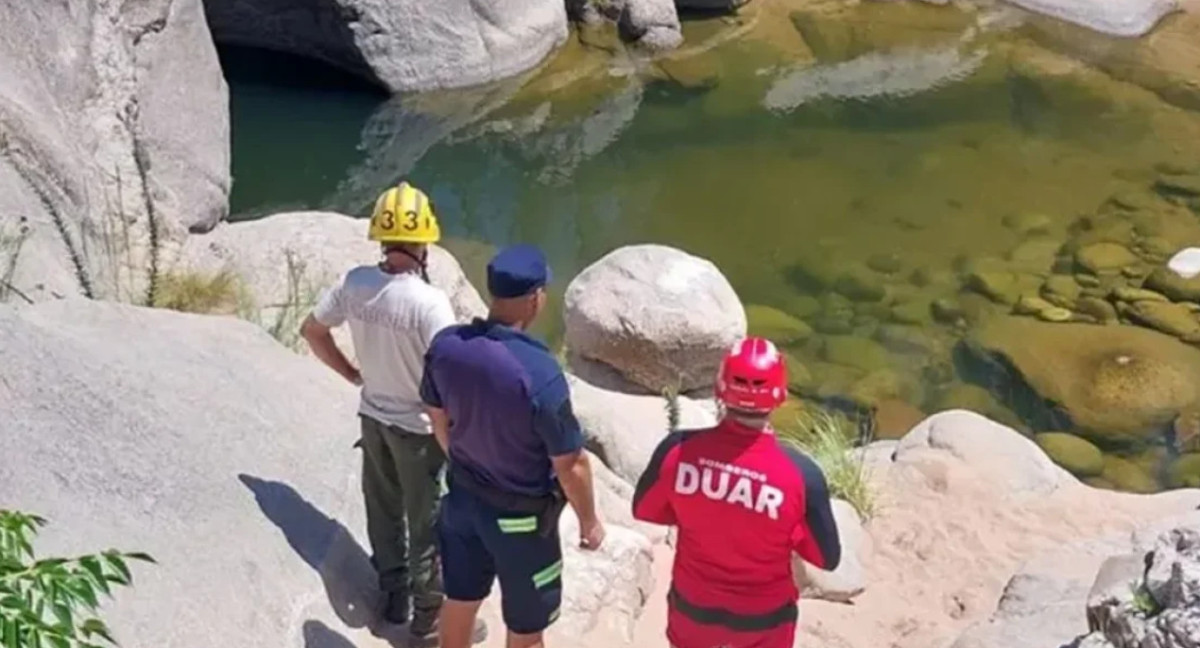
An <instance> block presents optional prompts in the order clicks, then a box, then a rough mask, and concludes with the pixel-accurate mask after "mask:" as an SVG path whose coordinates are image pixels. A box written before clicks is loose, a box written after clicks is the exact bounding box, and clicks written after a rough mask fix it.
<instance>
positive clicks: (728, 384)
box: [717, 337, 787, 414]
mask: <svg viewBox="0 0 1200 648" xmlns="http://www.w3.org/2000/svg"><path fill="white" fill-rule="evenodd" d="M786 399H787V368H786V367H785V366H784V362H783V355H782V354H780V353H779V350H778V349H776V348H775V345H774V344H773V343H772V342H771V341H770V340H767V339H764V338H760V337H748V338H746V339H744V340H742V341H740V342H738V343H737V344H735V345H734V346H733V348H732V349H730V350H729V353H726V354H725V358H724V360H722V361H721V369H720V371H718V372H717V400H719V401H721V403H723V404H724V405H725V406H726V407H728V408H731V409H736V410H741V411H743V412H755V413H761V414H767V413H769V412H771V410H774V409H775V408H777V407H779V406H780V405H782V404H783V402H784V401H785V400H786Z"/></svg>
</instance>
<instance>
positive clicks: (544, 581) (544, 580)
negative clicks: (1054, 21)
mask: <svg viewBox="0 0 1200 648" xmlns="http://www.w3.org/2000/svg"><path fill="white" fill-rule="evenodd" d="M559 576H562V561H561V560H559V561H558V562H555V563H554V564H553V565H550V566H549V567H547V568H545V569H543V570H542V571H540V572H538V573H536V574H534V575H533V586H534V587H536V588H538V589H541V588H543V587H545V586H547V585H549V584H550V583H553V582H554V581H555V580H556V579H558V577H559Z"/></svg>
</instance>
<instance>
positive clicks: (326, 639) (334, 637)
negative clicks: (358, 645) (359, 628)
mask: <svg viewBox="0 0 1200 648" xmlns="http://www.w3.org/2000/svg"><path fill="white" fill-rule="evenodd" d="M304 648H354V642H352V641H350V640H349V639H347V638H345V637H343V636H342V635H341V634H340V633H338V632H337V631H336V630H333V629H331V628H330V627H329V626H327V625H325V624H324V623H321V622H320V621H312V620H309V621H305V622H304Z"/></svg>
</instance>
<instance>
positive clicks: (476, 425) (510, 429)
mask: <svg viewBox="0 0 1200 648" xmlns="http://www.w3.org/2000/svg"><path fill="white" fill-rule="evenodd" d="M421 398H422V399H423V400H424V401H425V403H426V404H427V405H429V406H430V407H436V408H439V409H443V410H445V411H446V414H447V415H448V416H449V418H450V459H451V461H452V462H453V463H454V464H455V465H457V466H459V467H460V468H463V469H465V470H468V471H469V472H470V473H471V474H472V475H473V476H474V477H475V478H476V479H478V480H479V481H480V482H482V483H484V484H487V485H491V486H494V487H496V488H498V489H501V490H504V491H507V492H511V493H519V494H522V495H532V496H539V495H545V494H546V493H549V492H550V489H551V488H552V487H553V485H554V481H553V480H554V475H553V469H552V467H551V463H550V457H551V456H556V455H563V454H569V453H572V452H576V451H578V450H580V449H581V448H583V433H582V431H581V430H580V428H579V421H578V420H576V418H575V413H574V411H572V409H571V394H570V391H569V390H568V389H567V380H566V377H565V376H563V372H562V369H560V368H559V366H558V362H557V361H556V360H555V359H554V356H552V355H550V351H549V349H547V348H546V346H545V345H544V344H542V343H541V342H539V341H537V340H535V339H533V338H532V337H529V336H528V335H526V334H524V333H522V332H521V331H518V330H516V329H513V328H511V327H508V326H504V325H503V324H499V323H496V322H488V321H484V320H481V319H476V320H475V321H474V322H471V323H470V324H461V325H456V326H450V327H448V328H446V329H443V330H442V331H441V332H440V333H438V335H437V336H436V337H435V338H434V340H433V343H432V344H431V345H430V347H429V351H428V353H427V354H426V355H425V374H424V377H423V379H422V381H421Z"/></svg>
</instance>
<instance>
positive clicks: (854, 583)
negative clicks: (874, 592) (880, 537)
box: [792, 499, 870, 603]
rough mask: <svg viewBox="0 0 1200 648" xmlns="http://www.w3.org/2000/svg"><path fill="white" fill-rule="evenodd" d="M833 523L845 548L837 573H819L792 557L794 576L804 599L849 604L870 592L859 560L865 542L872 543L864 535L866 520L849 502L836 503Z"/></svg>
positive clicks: (795, 556) (801, 560)
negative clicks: (863, 521) (865, 592)
mask: <svg viewBox="0 0 1200 648" xmlns="http://www.w3.org/2000/svg"><path fill="white" fill-rule="evenodd" d="M833 519H834V521H835V523H836V524H837V530H838V541H839V542H840V543H841V547H842V560H841V564H839V565H838V567H837V569H834V570H833V571H826V570H823V569H819V568H817V567H814V566H812V565H810V564H809V563H807V562H805V561H804V560H803V559H801V558H800V556H799V555H797V554H792V573H793V576H794V578H795V580H796V585H797V586H799V588H800V596H801V597H802V598H804V599H808V600H811V599H818V600H822V601H837V602H842V603H846V602H850V601H852V600H854V599H855V598H856V597H858V595H859V594H862V593H863V591H865V590H866V588H867V580H866V574H865V573H864V570H863V566H862V561H861V560H860V559H859V556H860V555H861V552H862V551H863V540H864V538H865V539H866V540H868V541H869V540H870V536H868V535H867V534H865V533H863V523H862V519H861V518H860V517H859V516H858V512H857V511H855V510H854V507H853V506H851V505H850V503H849V502H846V501H845V500H839V499H835V500H833Z"/></svg>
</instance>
